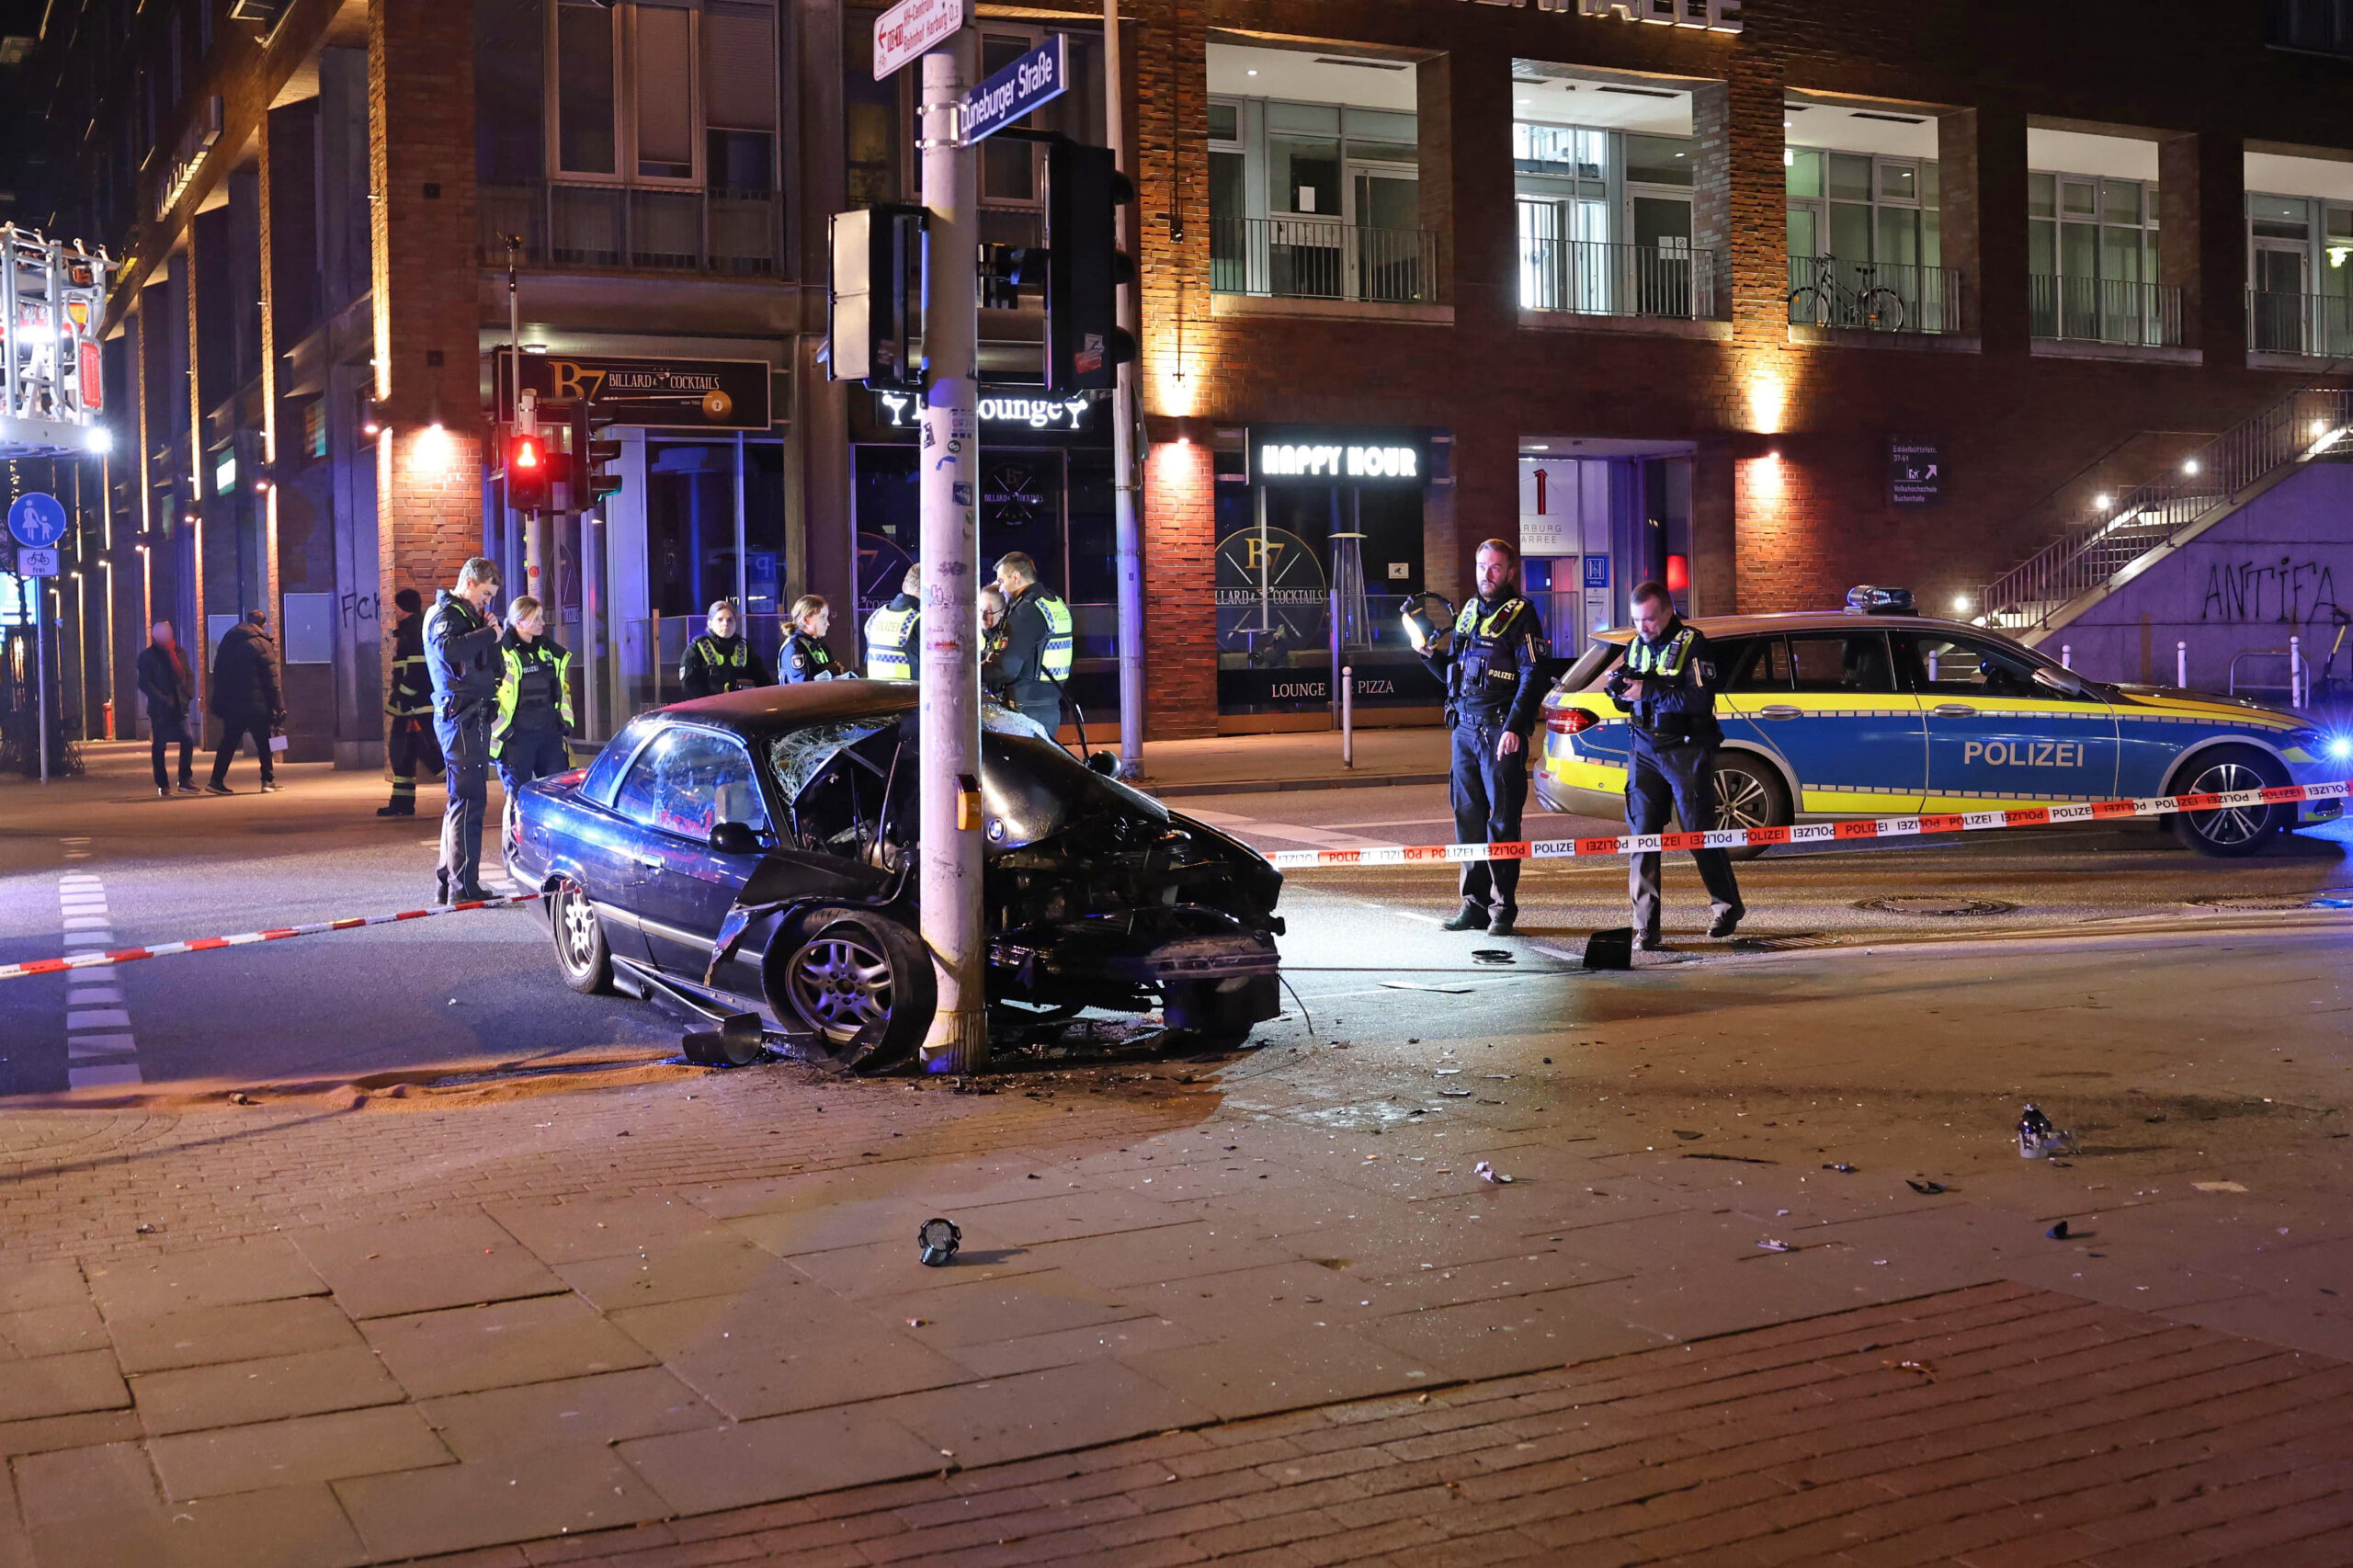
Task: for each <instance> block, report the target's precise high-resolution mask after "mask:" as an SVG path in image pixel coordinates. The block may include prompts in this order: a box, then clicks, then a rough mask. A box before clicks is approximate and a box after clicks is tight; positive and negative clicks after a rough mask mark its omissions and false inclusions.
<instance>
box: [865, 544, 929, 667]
mask: <svg viewBox="0 0 2353 1568" xmlns="http://www.w3.org/2000/svg"><path fill="white" fill-rule="evenodd" d="M922 636H923V568H922V567H921V566H919V565H917V566H910V567H908V568H907V574H906V575H905V576H904V577H902V578H901V579H899V597H896V598H894V599H892V601H891V602H890V603H889V604H887V605H884V606H883V607H882V608H881V609H878V610H876V611H875V612H874V613H873V614H872V615H870V616H868V617H867V618H866V673H867V675H868V676H870V677H871V678H873V679H875V680H913V679H915V649H916V648H917V647H918V646H919V645H920V640H921V638H922Z"/></svg>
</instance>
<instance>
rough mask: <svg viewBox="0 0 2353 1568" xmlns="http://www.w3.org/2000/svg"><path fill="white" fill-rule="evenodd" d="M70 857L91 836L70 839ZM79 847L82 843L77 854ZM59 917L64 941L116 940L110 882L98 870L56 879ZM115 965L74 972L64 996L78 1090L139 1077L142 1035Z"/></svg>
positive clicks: (70, 1067)
mask: <svg viewBox="0 0 2353 1568" xmlns="http://www.w3.org/2000/svg"><path fill="white" fill-rule="evenodd" d="M64 842H65V844H66V846H67V848H66V851H65V855H66V858H68V859H77V858H87V856H88V854H89V850H88V848H87V847H86V846H88V844H89V842H90V841H89V840H88V839H86V838H69V839H66V840H65V841H64ZM74 846H84V847H82V848H81V849H80V851H79V853H78V854H77V852H76V850H75V848H74ZM57 908H58V920H59V924H60V926H61V928H62V930H63V936H64V940H65V945H66V946H67V947H69V948H78V947H89V948H97V949H101V950H104V949H111V948H113V947H114V946H115V945H116V942H115V934H114V916H113V915H111V914H109V913H108V909H107V890H106V884H105V883H104V882H102V881H99V880H98V878H97V874H96V873H95V872H91V871H68V872H66V873H65V874H64V875H63V876H62V877H60V878H58V879H57ZM113 979H114V969H113V966H112V965H96V966H93V967H91V968H88V969H84V970H77V971H74V980H75V982H76V984H75V985H74V987H73V989H72V990H70V991H68V992H67V993H66V996H65V1063H66V1065H65V1085H66V1087H68V1088H73V1089H103V1088H118V1087H120V1086H122V1085H128V1084H136V1083H138V1082H140V1081H141V1080H140V1074H139V1062H138V1056H139V1040H138V1038H137V1037H136V1036H135V1035H133V1034H132V1033H131V1010H130V1009H129V1008H128V1007H126V1006H123V1001H122V992H121V989H120V988H119V987H118V986H115V985H112V984H94V983H92V982H110V981H112V980H113Z"/></svg>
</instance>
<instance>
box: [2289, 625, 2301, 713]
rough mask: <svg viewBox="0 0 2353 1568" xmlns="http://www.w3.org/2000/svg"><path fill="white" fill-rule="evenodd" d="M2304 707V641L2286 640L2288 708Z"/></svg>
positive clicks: (2299, 638)
mask: <svg viewBox="0 0 2353 1568" xmlns="http://www.w3.org/2000/svg"><path fill="white" fill-rule="evenodd" d="M2303 705H2304V640H2303V639H2302V638H2301V637H2290V638H2289V639H2288V706H2289V707H2290V708H2298V709H2301V708H2302V707H2303Z"/></svg>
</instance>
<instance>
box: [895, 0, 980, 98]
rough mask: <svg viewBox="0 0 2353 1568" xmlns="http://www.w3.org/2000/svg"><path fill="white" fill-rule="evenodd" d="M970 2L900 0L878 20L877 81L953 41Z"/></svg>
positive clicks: (966, 0) (962, 0)
mask: <svg viewBox="0 0 2353 1568" xmlns="http://www.w3.org/2000/svg"><path fill="white" fill-rule="evenodd" d="M969 3H970V0H899V3H898V4H897V5H895V6H892V7H891V8H890V9H889V10H887V11H885V12H883V13H882V14H881V16H879V17H875V18H874V79H875V80H876V81H878V82H880V81H881V80H882V79H883V78H885V77H887V76H889V75H891V74H892V73H894V72H896V71H897V70H898V69H899V67H900V66H902V65H904V64H905V63H906V62H908V61H910V60H913V59H915V57H916V56H917V55H919V54H921V53H923V52H924V51H926V50H927V49H930V48H932V47H933V46H934V45H936V44H939V43H942V42H945V41H946V40H949V39H950V38H953V37H954V36H955V34H956V29H957V28H961V27H962V26H963V25H964V7H965V6H967V5H968V4H969Z"/></svg>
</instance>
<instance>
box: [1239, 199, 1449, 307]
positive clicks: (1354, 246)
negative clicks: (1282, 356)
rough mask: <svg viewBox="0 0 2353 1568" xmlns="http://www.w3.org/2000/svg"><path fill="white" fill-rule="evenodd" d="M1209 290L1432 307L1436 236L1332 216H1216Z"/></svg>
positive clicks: (1435, 290)
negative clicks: (1362, 225)
mask: <svg viewBox="0 0 2353 1568" xmlns="http://www.w3.org/2000/svg"><path fill="white" fill-rule="evenodd" d="M1210 289H1211V291H1212V292H1214V293H1219V294H1259V295H1266V296H1269V297H1271V298H1274V299H1279V300H1360V301H1371V302H1376V303H1381V304H1392V305H1405V304H1435V303H1436V302H1437V301H1438V235H1437V234H1436V233H1433V232H1432V231H1430V230H1427V229H1367V228H1360V227H1358V225H1357V224H1354V223H1343V222H1339V221H1338V220H1336V219H1332V218H1219V219H1214V220H1212V221H1211V223H1210Z"/></svg>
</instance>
